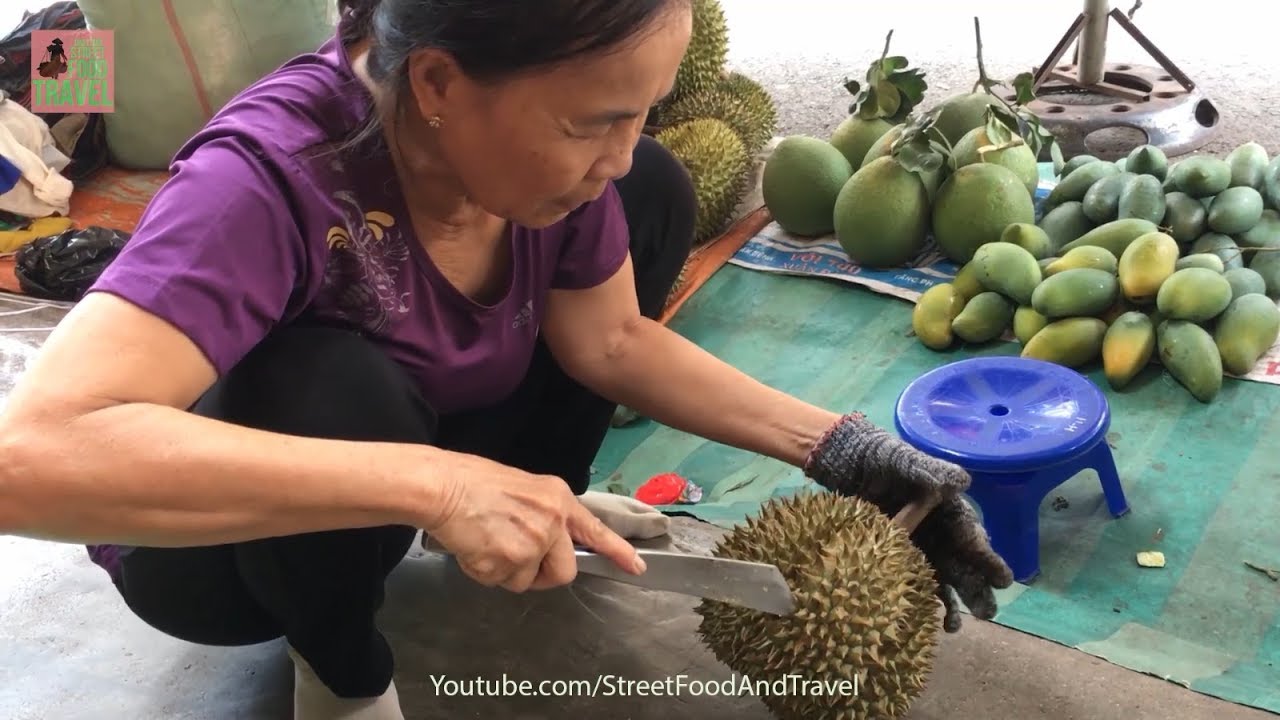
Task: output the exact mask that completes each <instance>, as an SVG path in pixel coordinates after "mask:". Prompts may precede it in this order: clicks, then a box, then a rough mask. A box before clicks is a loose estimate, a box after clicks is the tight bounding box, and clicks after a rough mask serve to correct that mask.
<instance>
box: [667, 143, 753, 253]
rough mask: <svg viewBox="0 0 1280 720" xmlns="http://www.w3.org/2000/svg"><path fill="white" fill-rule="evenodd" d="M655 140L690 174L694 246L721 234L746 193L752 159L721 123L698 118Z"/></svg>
mask: <svg viewBox="0 0 1280 720" xmlns="http://www.w3.org/2000/svg"><path fill="white" fill-rule="evenodd" d="M656 139H657V141H658V142H659V143H661V144H662V145H663V146H664V147H666V148H667V149H668V150H670V151H671V153H672V154H673V155H675V156H676V158H677V159H678V160H679V161H680V162H681V163H682V164H683V165H684V167H685V169H686V170H688V171H689V176H690V178H691V179H692V180H693V188H694V193H695V195H696V197H697V204H698V208H697V219H696V220H695V228H694V243H695V244H700V243H704V242H706V241H707V240H709V239H711V238H713V237H715V236H716V235H718V234H719V233H720V232H722V231H723V230H724V228H725V226H726V225H728V223H729V220H730V219H731V217H732V216H733V211H734V210H735V209H737V207H738V203H739V201H740V200H741V199H742V196H743V194H744V193H745V190H746V184H747V180H748V170H749V169H750V167H751V157H750V156H749V155H747V150H746V148H745V147H744V146H743V144H742V139H741V138H739V137H738V134H737V133H735V132H734V131H733V128H731V127H729V125H728V124H726V123H725V122H724V121H722V120H716V119H715V118H699V119H697V120H690V121H689V122H685V123H680V124H679V125H673V126H671V127H668V128H664V129H663V130H662V131H661V132H659V133H658V134H657V136H656Z"/></svg>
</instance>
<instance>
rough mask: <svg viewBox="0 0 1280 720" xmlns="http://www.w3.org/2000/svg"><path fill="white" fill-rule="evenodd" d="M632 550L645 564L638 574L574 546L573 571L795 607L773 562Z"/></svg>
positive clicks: (776, 607)
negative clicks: (576, 562) (574, 568)
mask: <svg viewBox="0 0 1280 720" xmlns="http://www.w3.org/2000/svg"><path fill="white" fill-rule="evenodd" d="M636 552H638V553H639V554H640V557H642V558H644V562H645V565H646V570H645V571H644V572H643V573H641V574H640V575H633V574H631V573H628V572H626V571H625V570H623V569H622V568H619V567H618V566H617V565H616V564H614V562H613V561H612V560H610V559H609V558H607V557H604V556H603V555H597V554H596V553H594V552H591V551H590V550H582V549H579V550H577V551H576V553H577V556H578V572H581V573H586V574H588V575H594V576H597V577H602V578H607V579H609V580H616V581H618V582H623V583H627V584H630V585H635V586H637V587H642V588H646V589H649V590H665V591H668V592H675V593H680V594H682V595H692V596H694V597H700V598H705V599H707V600H718V601H720V602H725V603H730V604H732V605H740V606H742V607H746V608H750V609H752V610H761V611H763V612H767V613H773V614H774V615H790V614H791V613H792V612H794V611H795V598H794V597H793V596H792V594H791V586H789V585H788V584H787V580H786V578H784V577H783V576H782V571H780V570H779V569H778V567H777V566H776V565H769V564H767V563H757V562H748V561H746V560H734V559H731V558H717V557H708V556H704V555H693V554H690V553H683V552H675V551H670V550H652V549H646V548H639V549H637V550H636Z"/></svg>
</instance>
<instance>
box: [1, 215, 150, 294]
mask: <svg viewBox="0 0 1280 720" xmlns="http://www.w3.org/2000/svg"><path fill="white" fill-rule="evenodd" d="M129 237H130V234H129V233H126V232H122V231H119V230H112V229H110V228H104V227H97V226H90V227H87V228H82V229H74V228H73V229H71V230H67V231H66V232H63V233H59V234H57V235H49V236H46V237H42V238H36V239H35V240H32V241H31V242H29V243H27V244H26V245H23V246H22V247H21V248H19V249H18V252H17V254H16V255H15V256H14V275H16V276H17V278H18V287H20V288H22V291H23V292H25V293H26V294H28V295H30V296H32V297H38V298H42V299H45V300H68V301H73V302H74V301H76V300H79V299H80V298H82V297H84V294H85V293H86V292H88V291H89V288H90V287H92V286H93V283H94V282H96V281H97V279H98V276H99V275H101V274H102V271H103V270H105V269H106V267H107V266H108V265H110V264H111V261H112V260H115V259H116V255H119V254H120V251H121V250H122V249H123V248H124V246H125V243H127V242H128V241H129Z"/></svg>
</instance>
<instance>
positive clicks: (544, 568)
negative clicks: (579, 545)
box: [529, 533, 578, 590]
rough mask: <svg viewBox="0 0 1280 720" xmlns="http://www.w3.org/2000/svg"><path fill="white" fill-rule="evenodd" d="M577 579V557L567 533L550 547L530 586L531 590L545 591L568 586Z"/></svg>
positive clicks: (562, 534)
mask: <svg viewBox="0 0 1280 720" xmlns="http://www.w3.org/2000/svg"><path fill="white" fill-rule="evenodd" d="M577 577H578V557H577V555H575V554H574V551H573V540H572V539H571V538H570V537H569V534H568V533H561V535H560V539H559V540H558V541H557V542H556V543H555V544H553V545H552V546H551V549H550V550H548V551H547V554H546V556H544V557H543V558H542V563H541V564H540V565H539V567H538V576H537V578H535V579H534V581H533V584H532V585H530V587H529V589H531V590H546V589H549V588H554V587H560V586H561V585H568V584H569V583H571V582H573V581H574V580H575V579H576V578H577Z"/></svg>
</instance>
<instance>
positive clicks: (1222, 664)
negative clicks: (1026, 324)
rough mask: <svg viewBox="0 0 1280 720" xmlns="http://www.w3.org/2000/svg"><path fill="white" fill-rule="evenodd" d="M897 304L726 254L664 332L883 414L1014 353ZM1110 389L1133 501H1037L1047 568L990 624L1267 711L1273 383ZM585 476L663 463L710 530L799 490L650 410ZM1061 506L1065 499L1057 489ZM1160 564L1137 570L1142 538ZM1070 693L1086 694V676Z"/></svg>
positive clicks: (1278, 449) (885, 419)
mask: <svg viewBox="0 0 1280 720" xmlns="http://www.w3.org/2000/svg"><path fill="white" fill-rule="evenodd" d="M911 308H912V305H911V304H910V303H907V302H904V301H902V300H898V299H895V298H890V297H886V296H881V295H876V294H874V293H872V292H870V291H867V290H863V289H861V288H857V287H853V286H850V285H848V284H844V283H838V282H835V281H829V280H822V279H814V278H799V277H790V276H784V275H771V274H766V273H759V272H754V271H751V270H745V269H742V268H739V267H737V266H732V265H730V266H726V267H725V268H723V269H722V270H720V272H718V273H717V274H716V275H715V276H714V277H712V278H711V280H710V281H709V282H708V283H707V284H706V285H705V286H704V287H703V288H702V289H701V290H700V291H699V292H698V293H697V294H696V295H694V296H693V297H692V298H691V299H690V300H689V302H688V303H687V304H686V305H685V307H684V308H683V309H682V310H681V312H680V313H679V314H678V315H677V316H676V318H675V319H674V320H673V321H672V323H671V327H672V328H673V329H674V330H676V331H677V332H679V333H681V334H682V335H684V336H686V337H688V338H690V339H691V340H693V341H694V342H696V343H698V344H699V345H701V346H702V347H704V348H705V349H707V350H709V351H710V352H712V353H714V354H715V355H717V356H719V357H720V358H722V359H724V360H725V361H727V362H728V363H730V364H731V365H734V366H736V367H737V368H739V369H741V370H743V371H745V372H746V373H748V374H750V375H752V376H754V377H756V378H757V379H759V380H761V381H763V382H765V383H768V384H770V385H772V386H774V387H778V388H780V389H783V390H785V391H787V392H790V393H793V394H795V395H797V396H799V397H801V398H804V399H805V400H808V401H810V402H813V403H815V404H819V405H822V406H825V407H827V408H830V409H832V410H836V411H848V410H854V409H857V410H861V411H863V412H865V413H867V415H868V416H869V417H870V418H871V419H872V420H873V421H875V422H877V423H880V424H881V426H882V427H887V428H891V427H893V414H892V413H893V406H894V403H895V401H896V400H897V397H898V394H899V393H900V392H901V391H902V389H903V388H905V387H906V386H907V384H908V383H910V382H911V381H912V380H913V379H915V378H916V377H919V376H920V375H921V374H923V373H925V372H926V371H928V370H930V369H932V368H934V367H937V366H938V365H940V364H942V363H946V362H951V361H954V360H959V359H962V358H965V357H973V356H977V355H990V354H1005V355H1011V354H1015V353H1016V352H1017V351H1018V347H1017V346H1016V345H1014V344H1012V343H999V342H997V343H995V344H992V345H990V346H986V347H981V348H975V349H968V350H957V351H952V352H949V353H936V352H933V351H930V350H928V349H926V348H924V347H923V346H921V345H920V343H919V342H918V341H917V340H916V339H915V338H914V337H911V336H910V334H909V331H910V317H911ZM1087 374H1088V375H1089V376H1090V377H1091V378H1092V379H1093V380H1094V382H1096V383H1098V384H1099V385H1100V386H1101V387H1103V388H1104V390H1106V391H1107V393H1108V397H1109V399H1110V402H1111V406H1112V413H1113V420H1112V427H1111V433H1110V435H1109V442H1110V444H1111V445H1112V447H1113V448H1114V452H1115V455H1116V461H1117V464H1118V467H1119V469H1120V474H1121V477H1122V479H1123V482H1124V488H1125V492H1126V495H1127V497H1128V500H1129V504H1130V506H1131V508H1132V512H1131V513H1130V514H1128V515H1126V516H1125V517H1122V518H1119V519H1115V518H1112V517H1111V516H1110V515H1109V514H1108V512H1107V510H1106V506H1105V503H1104V502H1103V498H1102V493H1101V489H1100V487H1099V485H1098V482H1097V478H1096V475H1094V474H1093V472H1092V471H1087V472H1084V473H1081V474H1080V475H1078V476H1077V477H1075V478H1073V479H1072V480H1070V481H1068V482H1067V483H1065V484H1064V485H1062V486H1061V487H1060V488H1059V489H1058V490H1057V491H1054V492H1051V493H1050V494H1049V497H1048V498H1047V499H1046V501H1045V503H1044V505H1043V506H1042V508H1041V533H1042V535H1041V563H1042V574H1041V575H1040V577H1039V578H1037V579H1036V580H1034V581H1032V582H1031V584H1030V585H1029V586H1023V585H1015V586H1014V587H1012V588H1010V589H1008V590H1007V591H1003V592H1002V600H1003V603H1002V608H1001V613H1000V615H999V617H998V618H997V620H996V622H998V623H1000V624H1002V625H1005V626H1008V627H1011V628H1016V629H1018V630H1021V631H1024V632H1027V633H1031V634H1034V635H1036V636H1039V637H1042V638H1046V639H1049V640H1052V641H1055V642H1058V643H1061V644H1064V645H1067V646H1071V647H1076V648H1079V649H1080V650H1082V651H1084V652H1087V653H1090V654H1092V655H1095V656H1097V657H1101V658H1105V659H1107V660H1109V661H1111V662H1113V663H1116V664H1119V665H1122V666H1125V667H1128V668H1131V669H1134V670H1138V671H1142V672H1146V673H1150V674H1153V675H1156V676H1158V677H1162V678H1166V679H1168V680H1170V681H1173V682H1177V683H1180V684H1183V685H1186V686H1189V687H1191V688H1193V689H1195V690H1198V691H1200V692H1203V693H1206V694H1209V695H1214V696H1217V697H1220V698H1223V699H1226V700H1229V701H1233V702H1236V703H1240V704H1245V705H1251V706H1255V707H1258V708H1263V709H1266V710H1271V711H1276V712H1280V622H1278V620H1280V582H1275V581H1272V580H1271V579H1269V578H1268V577H1267V576H1266V575H1265V574H1263V573H1261V572H1258V571H1257V570H1254V569H1251V568H1249V567H1247V566H1246V563H1252V564H1255V565H1257V566H1261V567H1264V568H1265V567H1270V568H1280V518H1277V516H1276V515H1277V513H1276V511H1277V509H1278V508H1280V446H1278V445H1277V444H1276V440H1275V438H1277V437H1280V387H1276V386H1271V385H1266V384H1261V383H1254V382H1243V381H1237V380H1233V379H1230V378H1228V379H1227V380H1226V383H1225V386H1224V388H1223V390H1222V392H1221V394H1220V395H1219V396H1218V398H1217V399H1216V400H1215V401H1214V402H1213V403H1212V404H1209V405H1204V404H1201V403H1199V402H1197V401H1195V400H1194V399H1192V398H1191V396H1190V395H1189V394H1188V393H1187V392H1186V391H1185V390H1183V389H1182V388H1181V386H1179V385H1178V384H1177V383H1176V381H1174V380H1173V379H1172V378H1170V377H1169V376H1167V375H1165V374H1163V373H1162V372H1161V370H1160V368H1159V367H1158V366H1152V367H1149V368H1147V370H1146V372H1145V373H1144V374H1143V375H1141V376H1140V377H1139V379H1138V380H1137V381H1136V382H1135V383H1134V386H1133V387H1131V388H1130V389H1127V390H1126V391H1125V392H1122V393H1115V392H1112V391H1110V389H1109V388H1108V387H1107V385H1106V382H1105V380H1104V378H1103V377H1102V375H1101V372H1100V370H1099V369H1092V370H1090V371H1089V372H1088V373H1087ZM595 470H596V474H595V476H594V478H593V489H595V490H613V491H621V492H626V493H630V492H632V491H634V489H635V488H636V486H638V485H639V484H640V483H642V482H644V481H645V480H646V479H648V478H649V477H650V476H652V475H655V474H658V473H663V472H670V471H675V472H678V473H680V474H682V475H683V476H685V477H687V478H689V479H690V480H692V481H693V482H695V483H698V484H699V485H700V486H702V487H703V488H704V491H705V495H704V497H703V498H702V500H701V502H699V503H698V504H694V505H681V506H671V507H668V508H664V509H667V510H672V511H679V512H685V513H688V514H691V515H693V516H695V517H697V518H700V519H702V520H704V521H707V522H710V523H714V524H717V525H720V526H723V527H730V526H732V525H733V524H735V523H738V522H741V521H742V520H744V519H745V518H746V517H748V516H749V515H752V514H754V513H755V512H757V511H758V509H759V508H760V505H761V503H763V502H764V501H766V500H767V499H768V498H770V497H773V496H782V495H787V494H790V493H794V492H795V491H796V490H798V489H800V488H802V487H804V486H805V483H806V481H805V479H804V478H803V476H802V474H801V473H800V472H799V471H798V470H797V469H795V468H792V467H790V466H787V465H785V464H783V463H780V462H777V461H773V460H770V459H765V458H761V457H759V456H756V455H753V454H751V453H747V452H743V451H740V450H736V449H733V448H729V447H726V446H723V445H719V444H716V443H713V442H708V441H704V440H702V439H700V438H697V437H694V436H691V435H689V434H686V433H683V432H679V431H676V430H673V429H671V428H668V427H665V426H662V425H659V424H657V423H655V422H652V421H649V420H642V421H640V422H638V423H636V424H634V425H632V426H629V427H625V428H617V429H614V430H613V431H611V432H610V434H609V436H608V438H607V439H606V442H605V445H604V448H603V449H602V451H601V453H600V455H599V457H598V459H597V462H596V465H595ZM1064 501H1065V502H1064ZM1144 550H1159V551H1161V552H1163V553H1164V555H1165V558H1166V563H1167V564H1166V566H1165V567H1163V568H1143V567H1140V566H1138V564H1137V562H1136V560H1135V556H1136V553H1138V552H1139V551H1144ZM1082 691H1086V692H1087V689H1084V690H1082Z"/></svg>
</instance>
